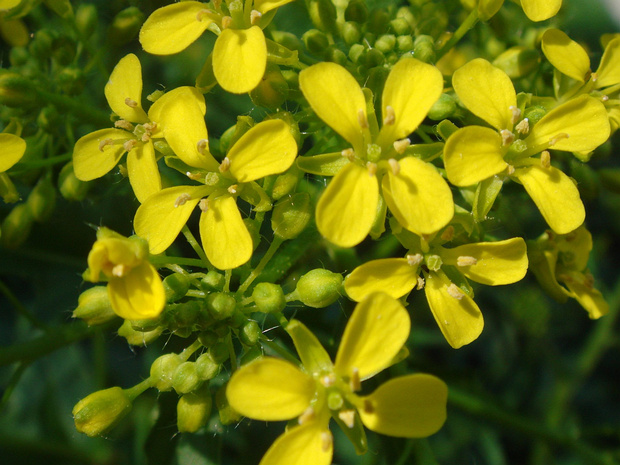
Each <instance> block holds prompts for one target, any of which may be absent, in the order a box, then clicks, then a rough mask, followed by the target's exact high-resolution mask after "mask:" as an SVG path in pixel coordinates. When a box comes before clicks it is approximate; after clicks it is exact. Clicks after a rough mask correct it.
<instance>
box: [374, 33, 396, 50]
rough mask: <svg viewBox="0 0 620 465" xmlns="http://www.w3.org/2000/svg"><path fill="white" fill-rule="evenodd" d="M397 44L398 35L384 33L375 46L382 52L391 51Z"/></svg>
mask: <svg viewBox="0 0 620 465" xmlns="http://www.w3.org/2000/svg"><path fill="white" fill-rule="evenodd" d="M395 46H396V36H395V35H394V34H384V35H382V36H380V37H379V38H378V39H377V41H376V42H375V48H377V49H379V51H380V52H383V53H388V52H391V51H392V50H393V49H394V47H395Z"/></svg>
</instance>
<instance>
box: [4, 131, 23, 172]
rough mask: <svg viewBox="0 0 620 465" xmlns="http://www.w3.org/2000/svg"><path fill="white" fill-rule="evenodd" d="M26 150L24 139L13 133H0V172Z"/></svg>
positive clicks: (7, 167)
mask: <svg viewBox="0 0 620 465" xmlns="http://www.w3.org/2000/svg"><path fill="white" fill-rule="evenodd" d="M24 152H26V141H25V140H24V139H22V138H21V137H17V136H16V135H14V134H8V133H2V134H0V173H4V172H5V171H6V170H8V169H9V168H11V167H12V166H13V165H14V164H15V163H17V162H18V161H19V160H20V159H21V158H22V157H23V156H24Z"/></svg>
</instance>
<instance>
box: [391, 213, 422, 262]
mask: <svg viewBox="0 0 620 465" xmlns="http://www.w3.org/2000/svg"><path fill="white" fill-rule="evenodd" d="M389 222H390V229H391V231H392V234H394V236H396V239H398V242H400V243H401V244H402V246H403V247H404V248H405V249H407V250H408V251H409V253H414V254H415V253H419V252H421V251H422V244H421V242H420V236H418V235H417V234H414V233H412V232H411V231H409V230H407V229H405V228H403V227H402V226H401V225H400V223H399V222H398V221H397V220H396V219H395V218H394V217H391V218H390V220H389Z"/></svg>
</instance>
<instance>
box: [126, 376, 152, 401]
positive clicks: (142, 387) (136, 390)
mask: <svg viewBox="0 0 620 465" xmlns="http://www.w3.org/2000/svg"><path fill="white" fill-rule="evenodd" d="M150 387H152V381H151V378H146V379H145V380H144V381H142V382H141V383H138V384H136V385H135V386H134V387H131V388H128V389H124V391H125V394H127V397H129V399H130V400H132V401H133V400H135V398H136V397H138V396H139V395H140V394H142V393H143V392H144V391H146V390H147V389H149V388H150Z"/></svg>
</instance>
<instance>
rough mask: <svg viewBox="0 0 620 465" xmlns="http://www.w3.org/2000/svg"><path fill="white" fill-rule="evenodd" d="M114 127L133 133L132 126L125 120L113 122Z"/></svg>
mask: <svg viewBox="0 0 620 465" xmlns="http://www.w3.org/2000/svg"><path fill="white" fill-rule="evenodd" d="M114 127H115V128H121V129H125V130H127V131H133V124H131V123H130V122H129V121H127V120H126V119H119V120H118V121H115V122H114Z"/></svg>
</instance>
